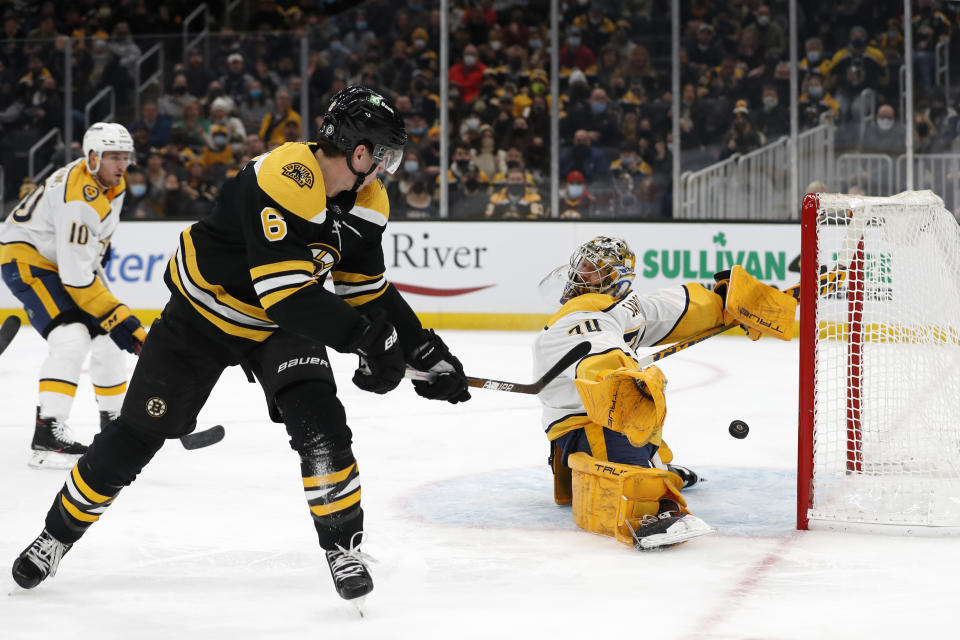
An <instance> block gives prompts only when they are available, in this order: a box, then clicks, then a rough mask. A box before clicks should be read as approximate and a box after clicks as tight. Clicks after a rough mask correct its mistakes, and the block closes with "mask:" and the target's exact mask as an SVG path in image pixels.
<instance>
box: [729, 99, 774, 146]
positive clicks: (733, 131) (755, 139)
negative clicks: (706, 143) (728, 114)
mask: <svg viewBox="0 0 960 640" xmlns="http://www.w3.org/2000/svg"><path fill="white" fill-rule="evenodd" d="M763 143H764V139H763V135H762V134H761V133H759V132H758V131H757V130H756V128H755V127H754V124H753V121H752V120H751V119H750V109H749V108H748V107H747V101H746V100H737V103H736V105H735V106H734V108H733V123H732V124H731V125H730V130H729V131H727V136H726V140H725V142H724V146H723V148H722V149H721V151H720V159H721V160H723V159H724V158H729V157H730V156H732V155H734V154H736V153H740V154H743V153H748V152H750V151H753V150H754V149H757V148H758V147H761V146H763Z"/></svg>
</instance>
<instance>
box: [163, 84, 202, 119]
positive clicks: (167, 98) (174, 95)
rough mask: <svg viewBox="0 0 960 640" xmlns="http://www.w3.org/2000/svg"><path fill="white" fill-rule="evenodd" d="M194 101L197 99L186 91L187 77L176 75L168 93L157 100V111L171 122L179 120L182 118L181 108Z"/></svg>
mask: <svg viewBox="0 0 960 640" xmlns="http://www.w3.org/2000/svg"><path fill="white" fill-rule="evenodd" d="M196 100H197V98H196V97H195V96H192V95H190V93H189V91H188V90H187V76H185V75H184V74H182V73H178V74H176V75H175V76H174V77H173V82H172V83H171V85H170V92H169V93H165V94H163V95H162V96H160V99H159V100H157V109H158V110H159V112H160V114H161V115H165V116H167V117H169V118H170V119H171V120H180V119H181V118H183V108H184V107H185V106H186V105H188V104H190V103H191V102H196Z"/></svg>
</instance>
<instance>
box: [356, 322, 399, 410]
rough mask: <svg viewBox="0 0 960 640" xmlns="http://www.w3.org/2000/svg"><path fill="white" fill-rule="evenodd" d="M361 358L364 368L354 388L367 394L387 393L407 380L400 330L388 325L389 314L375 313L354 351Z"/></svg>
mask: <svg viewBox="0 0 960 640" xmlns="http://www.w3.org/2000/svg"><path fill="white" fill-rule="evenodd" d="M353 351H355V352H356V353H357V354H358V355H359V356H360V366H358V367H357V370H356V371H354V373H353V384H355V385H357V386H358V387H360V388H361V389H363V390H364V391H372V392H373V393H387V392H388V391H392V390H394V389H396V388H397V385H398V384H400V381H401V380H403V374H404V372H405V371H406V365H405V363H404V361H403V352H402V351H400V341H399V340H398V339H397V330H396V329H394V328H393V325H392V324H390V323H389V322H387V314H386V313H385V312H384V311H382V310H381V309H375V310H374V311H373V312H372V313H371V314H370V316H369V321H367V322H366V326H365V327H364V329H363V333H362V334H361V335H360V339H359V340H358V341H357V342H356V343H355V345H354V347H353Z"/></svg>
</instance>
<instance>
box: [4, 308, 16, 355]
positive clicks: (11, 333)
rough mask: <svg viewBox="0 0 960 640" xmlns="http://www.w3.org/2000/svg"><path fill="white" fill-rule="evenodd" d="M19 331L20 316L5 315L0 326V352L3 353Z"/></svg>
mask: <svg viewBox="0 0 960 640" xmlns="http://www.w3.org/2000/svg"><path fill="white" fill-rule="evenodd" d="M17 331H20V316H7V319H6V320H4V321H3V325H2V326H0V353H3V352H4V351H5V350H6V348H7V347H9V346H10V343H11V342H13V339H14V338H16V337H17Z"/></svg>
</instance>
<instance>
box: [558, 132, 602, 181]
mask: <svg viewBox="0 0 960 640" xmlns="http://www.w3.org/2000/svg"><path fill="white" fill-rule="evenodd" d="M609 164H610V163H609V161H607V159H606V156H605V155H604V153H603V152H602V151H600V150H599V149H597V148H595V147H594V146H593V140H592V139H591V137H590V133H589V132H588V131H587V130H586V129H578V130H577V131H575V132H574V134H573V146H572V147H568V148H567V149H564V150H563V151H562V152H561V154H560V174H561V175H566V174H569V173H570V172H571V171H579V172H580V173H582V174H583V176H584V178H585V179H586V181H587V183H592V182H593V181H594V180H596V179H598V178H602V177H603V176H605V175H606V173H607V167H608V166H609Z"/></svg>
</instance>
